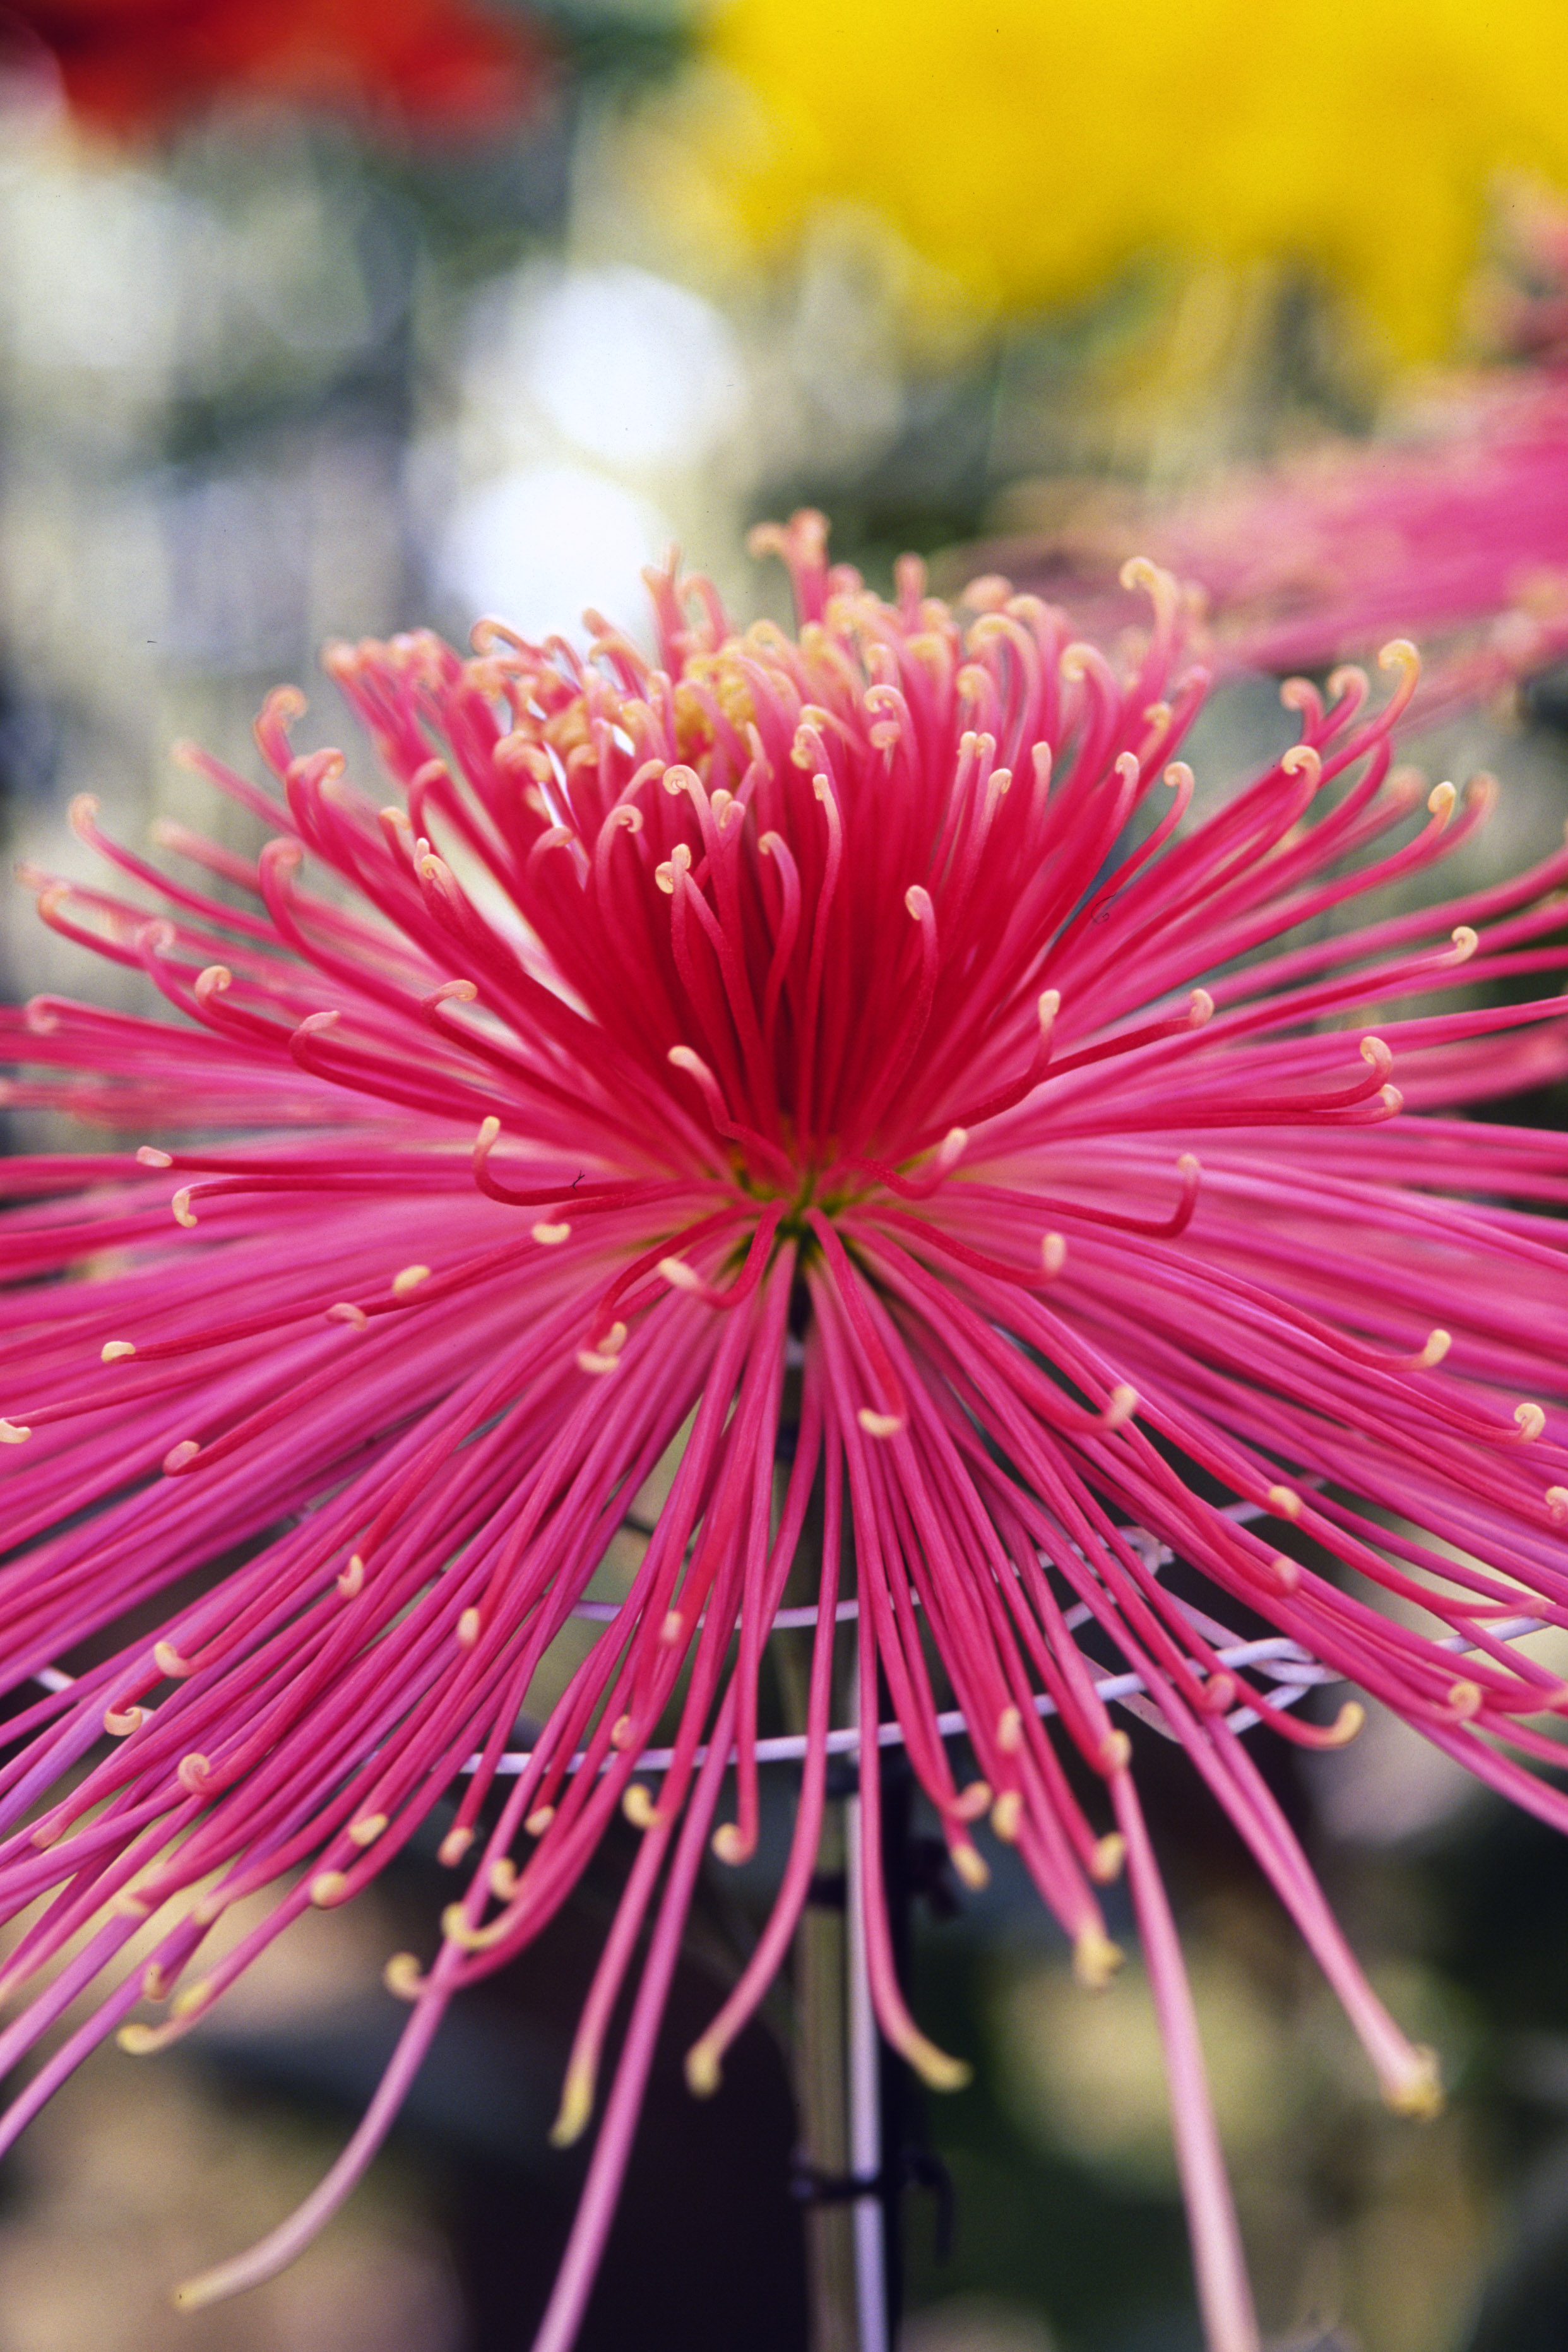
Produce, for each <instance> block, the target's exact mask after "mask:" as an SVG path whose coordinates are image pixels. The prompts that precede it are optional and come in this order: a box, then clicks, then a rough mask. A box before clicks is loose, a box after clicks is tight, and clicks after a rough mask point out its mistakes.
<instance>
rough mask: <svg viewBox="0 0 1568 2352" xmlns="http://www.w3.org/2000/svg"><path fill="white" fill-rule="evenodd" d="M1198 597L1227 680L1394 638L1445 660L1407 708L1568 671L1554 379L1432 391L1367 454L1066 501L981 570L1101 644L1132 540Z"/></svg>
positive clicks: (1563, 404) (1567, 491)
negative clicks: (1433, 646) (1071, 618)
mask: <svg viewBox="0 0 1568 2352" xmlns="http://www.w3.org/2000/svg"><path fill="white" fill-rule="evenodd" d="M1130 528H1131V530H1134V531H1135V533H1136V535H1137V538H1138V542H1139V544H1140V545H1142V546H1146V547H1149V548H1151V549H1152V551H1153V552H1154V554H1155V555H1156V556H1157V558H1158V560H1159V561H1160V562H1162V563H1163V564H1165V565H1168V566H1169V567H1170V568H1171V569H1172V570H1173V571H1175V572H1178V573H1180V574H1181V575H1182V576H1183V577H1184V578H1187V579H1191V580H1194V581H1198V582H1201V583H1202V586H1203V591H1204V599H1205V604H1204V617H1205V623H1206V633H1205V651H1206V652H1207V654H1208V656H1209V658H1210V659H1211V660H1213V661H1214V662H1215V664H1216V665H1218V666H1220V667H1224V668H1225V669H1226V670H1247V669H1280V670H1283V669H1289V668H1292V667H1314V668H1315V667H1319V666H1321V665H1324V664H1327V663H1329V662H1332V661H1335V660H1338V659H1340V658H1342V656H1345V655H1347V654H1352V655H1353V654H1359V653H1362V652H1364V651H1365V650H1367V649H1368V648H1369V647H1371V646H1375V645H1377V644H1378V643H1379V642H1380V640H1381V638H1383V637H1384V636H1386V635H1389V634H1391V633H1392V632H1394V631H1400V630H1405V631H1418V632H1420V634H1421V635H1422V636H1423V638H1424V639H1426V638H1429V637H1437V638H1440V639H1442V640H1443V641H1444V645H1443V656H1442V659H1441V660H1440V661H1439V663H1438V664H1437V665H1436V670H1435V673H1434V674H1432V675H1429V676H1428V677H1427V678H1426V680H1425V681H1424V685H1423V689H1422V698H1423V708H1424V710H1425V712H1426V714H1427V715H1430V714H1431V713H1432V712H1433V710H1434V709H1435V708H1440V707H1442V706H1444V705H1452V704H1453V703H1455V702H1463V701H1467V700H1475V699H1478V698H1481V697H1483V696H1484V695H1486V694H1487V693H1489V691H1491V690H1493V689H1495V688H1501V687H1505V686H1507V685H1508V684H1509V683H1510V680H1511V679H1512V678H1514V677H1518V676H1520V675H1521V674H1522V673H1526V672H1528V671H1531V670H1534V669H1539V668H1541V667H1545V666H1546V665H1548V664H1550V663H1552V662H1554V661H1560V660H1562V659H1563V656H1564V654H1565V653H1568V369H1565V368H1564V367H1563V366H1562V365H1561V364H1553V365H1552V366H1541V367H1534V368H1529V369H1519V370H1513V369H1504V368H1494V369H1490V370H1487V371H1481V372H1478V373H1475V374H1473V375H1468V376H1466V375H1458V374H1456V375H1453V376H1450V377H1448V378H1447V379H1442V378H1439V379H1437V380H1436V383H1432V384H1429V385H1427V386H1426V387H1425V388H1424V392H1423V395H1422V397H1421V398H1420V399H1419V400H1413V401H1410V402H1408V403H1406V404H1405V407H1404V408H1403V409H1402V410H1398V411H1395V413H1394V415H1393V417H1392V418H1391V419H1390V423H1389V427H1388V429H1387V430H1386V431H1385V432H1384V434H1383V435H1382V436H1379V437H1378V438H1376V439H1373V440H1370V441H1352V440H1349V439H1343V440H1327V441H1324V442H1322V443H1321V444H1319V445H1316V446H1312V447H1311V448H1310V449H1309V450H1307V451H1305V452H1304V453H1303V454H1302V455H1301V456H1300V457H1296V458H1294V459H1292V460H1290V461H1289V462H1288V463H1286V464H1283V465H1277V466H1271V467H1235V468H1233V469H1232V470H1231V471H1229V472H1227V473H1222V474H1220V475H1218V476H1217V477H1215V478H1212V479H1210V480H1209V481H1207V482H1205V483H1204V484H1202V485H1200V486H1199V487H1198V488H1195V489H1194V490H1193V491H1191V492H1190V493H1188V494H1187V495H1185V496H1184V497H1182V498H1180V499H1168V500H1164V501H1162V502H1154V501H1150V502H1149V503H1148V504H1147V505H1146V506H1144V507H1142V509H1140V510H1139V511H1137V512H1136V513H1135V514H1130V513H1129V512H1128V510H1127V507H1126V503H1125V501H1120V502H1119V501H1116V500H1114V499H1100V498H1097V497H1096V495H1095V494H1094V493H1093V492H1088V493H1086V494H1084V495H1082V496H1080V498H1079V501H1078V504H1077V511H1076V512H1075V514H1074V516H1073V519H1072V520H1071V523H1070V525H1069V526H1068V528H1067V529H1066V530H1058V531H1054V532H1053V533H1051V534H1050V535H1049V536H1042V537H1041V538H1040V539H1038V540H1036V541H1030V540H1029V539H1027V538H1019V539H1016V540H1013V541H1008V542H1007V543H1006V544H1005V546H1002V547H998V548H997V549H996V550H995V551H994V552H995V556H996V559H997V560H998V561H999V562H1005V564H1006V565H1007V566H1008V568H1009V570H1010V571H1011V572H1014V573H1015V574H1016V576H1017V577H1018V578H1019V579H1020V580H1021V581H1022V582H1023V583H1026V584H1034V583H1044V582H1046V581H1049V582H1051V583H1052V584H1053V585H1054V587H1055V590H1056V593H1058V594H1059V593H1063V589H1064V586H1065V585H1066V584H1068V583H1070V585H1071V589H1072V592H1073V593H1074V595H1075V599H1076V600H1077V601H1079V604H1080V607H1087V609H1088V613H1089V614H1090V615H1091V616H1092V620H1093V624H1094V625H1095V626H1096V628H1097V630H1098V631H1100V632H1103V631H1108V630H1111V631H1113V630H1114V629H1115V627H1116V626H1117V625H1119V624H1120V623H1121V622H1122V621H1123V620H1125V619H1126V617H1127V616H1128V615H1129V614H1130V613H1131V610H1132V607H1131V602H1130V600H1128V599H1126V598H1125V597H1124V596H1119V595H1118V594H1117V593H1116V592H1115V588H1114V585H1113V583H1114V582H1115V576H1116V572H1117V570H1118V568H1119V566H1120V563H1121V550H1122V549H1123V548H1124V547H1125V545H1126V540H1127V533H1128V530H1129V529H1130Z"/></svg>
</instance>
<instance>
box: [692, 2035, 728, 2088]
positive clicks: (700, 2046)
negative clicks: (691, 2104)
mask: <svg viewBox="0 0 1568 2352" xmlns="http://www.w3.org/2000/svg"><path fill="white" fill-rule="evenodd" d="M722 2080H723V2070H722V2069H721V2066H720V2063H719V2053H718V2052H717V2050H715V2048H714V2047H713V2044H712V2043H711V2042H693V2043H692V2045H691V2047H690V2049H689V2051H688V2052H687V2053H686V2087H687V2089H688V2090H689V2092H690V2093H691V2095H692V2097H693V2098H694V2099H710V2098H711V2097H712V2096H713V2094H714V2092H715V2091H716V2090H717V2089H718V2088H719V2085H720V2084H721V2082H722Z"/></svg>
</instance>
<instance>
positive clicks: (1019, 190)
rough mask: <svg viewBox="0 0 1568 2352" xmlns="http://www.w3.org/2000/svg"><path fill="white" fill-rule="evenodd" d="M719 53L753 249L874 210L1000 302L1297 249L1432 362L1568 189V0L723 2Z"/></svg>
mask: <svg viewBox="0 0 1568 2352" xmlns="http://www.w3.org/2000/svg"><path fill="white" fill-rule="evenodd" d="M705 40H706V47H707V52H708V55H709V57H710V59H711V60H712V61H713V62H714V63H715V64H716V65H717V66H718V67H719V68H721V71H722V74H723V77H724V79H725V82H726V85H727V87H728V89H729V91H730V93H731V100H732V102H731V103H728V104H725V105H721V107H720V108H719V109H718V110H717V113H716V115H714V116H713V117H711V118H710V121H709V125H708V129H707V131H706V133H705V142H704V143H705V144H706V147H707V159H708V162H709V163H710V166H711V167H712V168H713V169H714V171H715V173H716V176H717V177H718V179H719V180H720V182H721V185H722V188H723V192H724V195H725V198H726V200H727V202H728V203H729V205H731V206H732V207H733V209H734V211H735V214H736V215H737V216H738V219H739V223H740V226H742V229H743V231H744V232H745V234H746V235H747V236H749V238H751V239H752V241H753V242H759V243H762V244H763V245H764V246H771V245H775V244H777V243H779V242H781V241H784V240H787V239H788V238H789V237H791V236H794V235H795V233H796V232H797V231H798V230H799V229H800V227H801V226H803V224H804V223H805V221H806V220H807V219H808V218H809V217H810V216H811V215H813V214H814V213H815V212H816V210H817V209H818V208H819V207H821V206H823V205H829V206H838V207H843V206H846V205H847V206H850V207H855V208H859V209H862V210H867V211H869V212H871V213H873V214H875V215H879V216H881V218H883V219H884V220H886V221H888V222H889V223H890V224H891V226H893V227H894V228H895V229H896V230H897V231H898V232H899V234H900V236H901V237H902V238H903V239H904V240H905V241H906V242H907V243H908V245H909V246H910V247H912V248H913V249H914V251H915V252H916V253H917V254H919V255H920V256H921V257H923V258H924V259H925V260H926V261H927V262H929V263H931V264H934V265H935V266H936V268H938V269H939V270H941V271H942V273H944V274H945V275H946V276H947V277H948V278H951V279H952V281H953V282H954V284H955V285H956V286H957V287H958V288H960V289H963V292H964V293H965V294H966V295H967V297H968V298H969V299H970V300H971V301H973V302H975V303H977V304H978V305H979V306H980V307H981V308H982V309H983V310H1019V309H1029V308H1032V307H1035V306H1037V305H1044V304H1047V303H1051V302H1057V301H1061V300H1064V299H1067V300H1070V299H1074V298H1078V297H1081V296H1083V295H1085V294H1086V293H1089V292H1090V291H1091V290H1092V289H1095V288H1096V287H1097V286H1099V285H1101V284H1102V283H1104V281H1105V280H1106V278H1108V276H1110V274H1111V273H1112V272H1114V271H1116V270H1118V269H1119V268H1122V267H1124V266H1125V265H1127V264H1128V263H1130V262H1131V261H1134V260H1136V259H1138V258H1139V257H1143V256H1151V255H1152V256H1156V257H1164V258H1184V259H1189V260H1194V259H1216V260H1219V261H1221V262H1227V263H1231V264H1240V265H1247V264H1252V263H1256V262H1258V261H1277V260H1278V261H1283V262H1285V263H1287V264H1296V265H1299V266H1304V267H1305V268H1309V269H1310V270H1313V271H1315V272H1317V273H1318V274H1320V275H1321V277H1322V278H1325V279H1327V280H1328V281H1329V282H1331V283H1334V284H1337V285H1338V286H1339V287H1340V288H1342V289H1343V290H1344V292H1345V293H1346V294H1347V295H1348V296H1349V298H1350V299H1351V300H1352V302H1353V303H1354V304H1355V305H1356V307H1357V308H1358V309H1359V310H1360V312H1361V314H1362V317H1363V320H1364V321H1365V322H1366V323H1367V324H1368V325H1369V326H1370V327H1371V328H1372V330H1373V332H1374V333H1377V334H1380V335H1381V337H1382V339H1383V341H1384V343H1385V345H1386V346H1387V348H1388V350H1389V351H1390V352H1393V353H1394V354H1397V355H1398V356H1400V357H1403V358H1406V359H1408V358H1416V357H1422V356H1426V355H1430V354H1432V353H1434V352H1438V351H1440V350H1441V349H1442V348H1443V347H1444V346H1445V345H1446V344H1447V342H1448V341H1450V340H1451V337H1452V334H1453V331H1454V328H1455V325H1456V323H1457V320H1458V303H1459V296H1460V291H1461V289H1462V288H1463V286H1464V284H1465V281H1466V279H1467V278H1468V275H1469V273H1470V271H1471V269H1472V268H1473V267H1474V264H1475V261H1476V258H1477V255H1478V251H1479V243H1480V238H1481V234H1482V230H1483V227H1484V225H1485V222H1486V219H1487V215H1488V212H1489V207H1490V206H1491V205H1492V204H1493V202H1494V201H1495V199H1496V196H1497V193H1498V188H1499V185H1500V183H1501V182H1502V181H1503V179H1504V178H1505V176H1506V175H1516V174H1533V175H1536V176H1539V177H1542V178H1544V179H1545V180H1547V181H1548V182H1550V183H1552V184H1556V185H1558V186H1560V187H1568V106H1564V104H1563V90H1564V89H1565V88H1568V9H1564V8H1563V5H1562V0H1508V4H1507V5H1506V6H1501V7H1493V8H1488V7H1479V6H1477V5H1474V0H1358V5H1356V6H1354V7H1353V8H1352V7H1348V6H1344V5H1333V0H1274V5H1272V6H1269V7H1266V8H1259V7H1258V6H1256V5H1241V0H1187V5H1184V6H1183V7H1180V8H1176V7H1173V6H1171V5H1168V0H1120V5H1118V6H1116V7H1113V8H1105V7H1102V6H1100V5H1096V0H985V5H983V6H981V7H978V8H973V9H967V10H963V11H960V10H956V9H954V8H953V7H952V6H951V5H947V0H857V5H853V6H846V5H843V0H717V5H715V6H714V7H713V8H712V11H711V13H710V16H709V18H708V21H707V26H706V32H705Z"/></svg>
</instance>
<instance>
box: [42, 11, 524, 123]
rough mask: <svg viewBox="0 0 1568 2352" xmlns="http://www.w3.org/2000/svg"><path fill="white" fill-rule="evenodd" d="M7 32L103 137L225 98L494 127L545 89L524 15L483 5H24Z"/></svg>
mask: <svg viewBox="0 0 1568 2352" xmlns="http://www.w3.org/2000/svg"><path fill="white" fill-rule="evenodd" d="M6 14H7V18H8V38H9V40H10V41H11V42H12V43H13V44H15V42H16V36H17V33H18V31H20V32H21V33H22V34H23V35H24V36H26V35H31V36H34V37H37V40H38V41H39V42H40V43H41V44H42V45H43V47H45V48H46V49H47V52H48V53H49V55H50V57H51V58H53V60H54V64H55V67H56V68H57V70H58V74H59V78H60V82H61V85H62V87H63V89H64V91H65V95H66V99H67V101H68V104H69V106H70V108H71V110H72V111H73V113H75V114H76V115H77V116H78V117H79V119H80V120H81V121H84V122H87V123H89V124H91V125H92V126H93V127H94V128H95V129H97V130H100V131H110V132H113V133H115V134H116V135H121V136H124V135H138V134H142V133H148V132H160V131H167V130H169V129H170V128H172V127H173V126H174V124H176V123H178V122H180V121H182V120H184V118H185V117H186V116H188V115H191V114H194V113H195V112H197V111H199V110H202V109H204V108H206V107H208V106H211V105H212V104H213V103H214V102H215V101H216V100H220V99H224V98H227V99H229V100H236V99H238V100H248V101H250V102H252V103H257V102H260V103H263V104H272V105H285V106H307V107H327V108H330V109H331V110H334V111H338V112H343V111H348V112H353V113H362V114H368V115H369V116H371V117H372V118H373V119H374V120H376V121H380V122H382V123H384V124H389V125H392V126H395V127H396V128H399V129H414V130H426V131H458V130H472V129H474V128H476V127H488V128H491V129H499V128H500V126H501V125H503V124H510V123H514V122H515V121H516V120H517V118H518V116H519V114H520V113H521V112H523V111H524V110H526V109H527V108H528V107H529V106H530V105H531V103H532V102H533V100H534V98H535V96H536V93H537V85H538V79H539V68H540V50H539V45H538V40H537V37H536V35H535V33H534V31H533V29H532V27H531V26H530V25H529V24H528V22H527V20H526V19H525V18H524V17H523V16H521V13H520V12H518V11H516V10H514V9H509V8H507V7H505V6H497V7H487V6H485V5H482V0H379V5H375V0H19V5H16V6H15V7H13V8H10V9H8V10H7V12H6Z"/></svg>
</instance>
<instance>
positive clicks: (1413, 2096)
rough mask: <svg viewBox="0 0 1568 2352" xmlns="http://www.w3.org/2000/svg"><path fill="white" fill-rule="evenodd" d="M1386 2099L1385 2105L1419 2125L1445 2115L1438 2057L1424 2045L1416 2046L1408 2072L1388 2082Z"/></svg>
mask: <svg viewBox="0 0 1568 2352" xmlns="http://www.w3.org/2000/svg"><path fill="white" fill-rule="evenodd" d="M1383 2096H1384V2103H1385V2105H1388V2106H1390V2107H1392V2108H1393V2110H1394V2114H1395V2115H1396V2116H1413V2117H1414V2118H1415V2121H1416V2122H1417V2123H1424V2124H1425V2123H1430V2122H1432V2120H1433V2118H1434V2117H1435V2116H1440V2115H1441V2114H1442V2112H1443V2106H1444V2098H1443V2077H1442V2074H1441V2072H1440V2070H1439V2067H1438V2063H1437V2053H1436V2051H1435V2050H1430V2049H1428V2048H1427V2047H1426V2044H1425V2043H1424V2042H1417V2043H1416V2044H1415V2046H1414V2047H1413V2048H1412V2050H1411V2052H1410V2059H1409V2064H1408V2065H1407V2067H1406V2068H1405V2071H1404V2072H1403V2073H1402V2074H1398V2075H1395V2076H1393V2077H1391V2078H1390V2079H1388V2080H1385V2082H1384V2086H1383Z"/></svg>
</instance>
